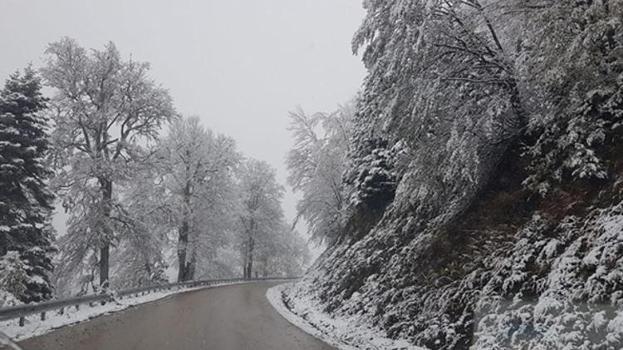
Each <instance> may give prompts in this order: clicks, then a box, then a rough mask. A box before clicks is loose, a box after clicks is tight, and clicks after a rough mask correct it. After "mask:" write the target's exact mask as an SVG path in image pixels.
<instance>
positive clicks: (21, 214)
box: [0, 68, 54, 302]
mask: <svg viewBox="0 0 623 350" xmlns="http://www.w3.org/2000/svg"><path fill="white" fill-rule="evenodd" d="M45 108H46V99H45V98H44V97H43V95H42V94H41V81H40V79H39V77H38V76H37V74H36V73H35V71H34V70H32V69H31V68H26V69H25V70H24V73H23V74H20V73H19V72H16V73H14V74H13V75H11V76H10V77H9V79H8V81H7V82H6V84H5V86H4V89H3V90H2V91H0V259H4V257H5V256H7V253H9V252H17V253H18V254H19V258H20V259H21V263H23V265H24V266H25V271H26V276H25V280H24V281H21V283H23V284H24V285H25V287H26V288H25V289H23V292H22V293H20V295H16V297H17V298H18V299H20V300H21V301H23V302H33V301H40V300H44V299H48V298H50V296H51V294H52V288H51V286H50V282H49V274H50V272H51V270H52V262H51V254H52V253H53V251H54V248H53V246H52V240H53V234H52V231H51V226H50V225H49V217H50V213H51V210H52V202H53V200H54V196H53V195H52V193H51V192H50V191H49V190H48V188H47V183H46V182H47V180H48V178H49V177H50V175H51V173H52V172H51V171H50V170H49V169H48V168H46V166H45V164H44V157H45V154H46V151H47V149H48V135H47V133H46V122H47V120H46V118H45V117H44V116H43V115H42V113H41V112H42V111H43V110H44V109H45ZM0 273H1V272H0ZM0 277H1V276H0ZM0 288H3V289H7V288H9V289H10V288H11V286H0Z"/></svg>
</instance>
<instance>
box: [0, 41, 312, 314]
mask: <svg viewBox="0 0 623 350" xmlns="http://www.w3.org/2000/svg"><path fill="white" fill-rule="evenodd" d="M45 56H46V59H47V60H46V64H45V66H43V67H40V68H35V67H32V66H29V67H27V68H25V69H23V70H22V71H17V72H15V73H14V74H12V75H11V76H10V77H9V79H8V80H7V81H6V82H5V84H4V88H3V89H2V90H1V91H0V163H1V165H0V231H1V232H2V234H1V235H0V293H1V295H0V305H4V306H8V305H15V304H19V303H30V302H40V301H44V300H48V299H51V298H58V297H63V296H65V297H66V296H73V295H84V294H88V293H98V292H105V291H106V290H108V289H122V288H129V287H136V286H145V285H150V284H158V283H163V282H166V281H170V280H171V281H179V282H181V281H189V280H196V279H207V278H224V277H237V276H242V277H244V278H246V279H250V278H254V277H263V276H272V277H274V276H284V277H285V276H297V275H300V274H301V273H302V269H303V267H304V266H306V264H307V263H308V260H309V252H308V248H307V243H306V241H305V239H304V238H303V237H302V236H301V235H300V234H299V233H298V232H295V231H293V229H292V226H291V224H289V223H288V222H286V219H285V218H284V214H283V210H282V207H281V200H282V196H283V191H284V189H283V187H282V186H281V185H280V184H278V183H277V180H276V178H275V171H274V169H272V168H271V166H270V165H268V164H267V163H266V162H263V161H260V160H256V159H252V158H248V157H245V156H244V155H243V154H241V153H240V152H239V151H238V150H237V149H236V143H235V141H234V140H233V139H232V138H230V137H228V136H226V135H222V134H218V133H217V132H215V131H213V130H210V129H209V128H207V127H205V126H203V125H202V124H201V123H200V121H199V119H198V118H196V117H186V116H181V115H179V114H178V113H177V112H176V110H175V108H174V103H173V101H172V99H171V97H170V96H169V93H168V92H167V90H166V89H165V88H163V87H162V86H160V85H159V84H158V83H157V82H155V81H154V80H152V78H150V75H149V70H150V66H149V64H148V63H146V62H138V61H134V60H132V59H124V58H123V56H122V54H121V53H120V52H119V51H118V50H117V49H116V47H115V45H114V44H113V43H109V44H107V45H106V46H105V47H104V48H103V49H85V48H84V47H82V46H80V44H79V43H77V42H76V41H75V40H73V39H70V38H62V39H61V40H59V41H57V42H53V43H50V44H49V46H48V47H47V48H46V49H45ZM57 203H58V204H60V205H59V206H62V209H61V210H64V211H65V212H66V213H67V216H68V219H67V231H66V232H55V230H54V228H53V227H52V225H51V215H52V212H53V210H54V207H55V204H57Z"/></svg>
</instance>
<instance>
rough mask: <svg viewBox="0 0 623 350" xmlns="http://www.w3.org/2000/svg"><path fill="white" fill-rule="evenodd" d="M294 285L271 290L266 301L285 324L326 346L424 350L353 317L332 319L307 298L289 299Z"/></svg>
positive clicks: (349, 349) (354, 349)
mask: <svg viewBox="0 0 623 350" xmlns="http://www.w3.org/2000/svg"><path fill="white" fill-rule="evenodd" d="M294 283H295V282H291V283H284V284H280V285H278V286H275V287H272V288H270V289H268V291H267V292H266V298H267V299H268V301H269V302H270V303H271V305H272V306H273V307H274V308H275V310H277V312H279V314H281V315H282V316H283V317H284V318H285V319H286V320H288V321H289V322H290V323H292V324H293V325H295V326H297V327H299V328H300V329H302V330H303V331H305V332H306V333H308V334H310V335H312V336H314V337H316V338H318V339H320V340H322V341H324V342H325V343H327V344H329V345H331V346H333V347H335V348H338V349H340V350H377V349H388V350H390V349H394V350H398V349H400V350H425V348H421V347H416V346H413V345H409V344H408V343H407V342H406V341H402V340H394V339H389V338H386V337H384V336H383V335H382V334H380V333H379V332H378V331H375V330H373V329H370V328H369V327H367V326H366V325H364V324H361V322H359V321H358V320H357V319H356V318H354V317H353V318H334V317H331V316H329V315H328V314H326V313H324V312H322V311H320V310H317V309H315V308H314V305H315V303H314V302H313V301H312V300H311V299H310V298H309V297H307V296H299V297H297V298H296V299H291V298H288V297H287V293H284V292H286V291H287V290H288V288H290V287H291V286H293V284H294Z"/></svg>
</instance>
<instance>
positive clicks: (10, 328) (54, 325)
mask: <svg viewBox="0 0 623 350" xmlns="http://www.w3.org/2000/svg"><path fill="white" fill-rule="evenodd" d="M239 283H247V282H234V283H222V284H215V285H210V286H201V287H195V288H185V289H179V290H170V291H169V290H167V291H160V292H154V293H149V294H146V295H140V296H136V297H124V298H123V299H120V300H119V299H118V300H114V301H111V302H107V303H106V304H104V305H101V304H100V303H95V304H94V305H93V306H89V305H88V304H81V305H80V307H79V309H76V307H73V306H72V307H68V308H66V309H65V313H64V314H62V315H60V314H59V313H58V312H57V311H48V312H47V313H46V319H45V320H44V321H41V320H40V319H39V314H33V315H30V316H28V318H26V322H25V324H24V326H22V327H20V326H19V320H18V319H12V320H7V321H2V322H0V331H2V332H4V333H5V334H6V335H7V336H9V337H10V338H12V339H13V340H15V341H19V340H24V339H27V338H31V337H35V336H38V335H42V334H45V333H48V332H51V331H53V330H55V329H58V328H61V327H64V326H68V325H73V324H77V323H80V322H83V321H88V320H90V319H92V318H95V317H98V316H101V315H107V314H111V313H114V312H117V311H121V310H125V309H127V308H130V307H132V306H135V305H139V304H143V303H148V302H151V301H155V300H158V299H162V298H165V297H167V296H170V295H173V294H178V293H185V292H189V291H194V290H198V289H204V288H214V287H220V286H225V285H233V284H239Z"/></svg>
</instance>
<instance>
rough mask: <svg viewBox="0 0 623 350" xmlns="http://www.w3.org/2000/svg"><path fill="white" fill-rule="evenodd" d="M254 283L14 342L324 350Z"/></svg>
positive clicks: (49, 348)
mask: <svg viewBox="0 0 623 350" xmlns="http://www.w3.org/2000/svg"><path fill="white" fill-rule="evenodd" d="M276 284H278V283H271V282H257V283H249V284H240V285H233V286H226V287H217V288H210V289H202V290H198V291H192V292H187V293H182V294H176V295H173V296H169V297H167V298H164V299H160V300H158V301H154V302H151V303H146V304H142V305H139V306H137V307H133V308H130V309H127V310H125V311H121V312H117V313H114V314H111V315H106V316H101V317H97V318H95V319H93V320H90V321H88V322H83V323H80V324H77V325H74V326H70V327H64V328H61V329H59V330H56V331H53V332H51V333H48V334H46V335H42V336H39V337H35V338H31V339H27V340H25V341H23V342H21V343H20V345H21V346H22V347H23V349H24V350H57V349H58V350H61V349H62V350H77V349H85V350H87V349H88V350H125V349H128V350H130V349H131V350H209V349H214V350H246V349H249V350H282V349H283V350H297V349H302V350H330V349H334V348H333V347H331V346H329V345H327V344H325V343H323V342H322V341H320V340H318V339H316V338H314V337H312V336H310V335H308V334H307V333H305V332H303V331H302V330H300V329H299V328H297V327H296V326H294V325H292V324H290V323H289V322H288V321H286V320H285V319H284V318H282V317H281V316H280V315H279V314H278V313H277V312H276V311H275V310H274V309H273V307H272V306H271V305H270V303H269V302H268V300H267V299H266V297H265V294H266V290H267V289H268V288H269V287H272V286H274V285H276Z"/></svg>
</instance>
